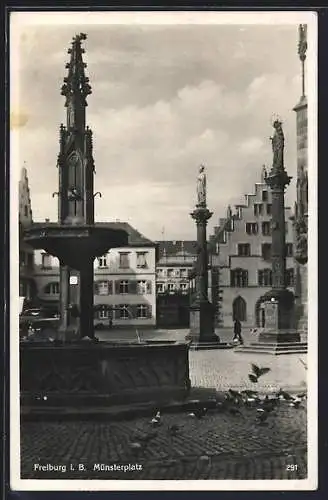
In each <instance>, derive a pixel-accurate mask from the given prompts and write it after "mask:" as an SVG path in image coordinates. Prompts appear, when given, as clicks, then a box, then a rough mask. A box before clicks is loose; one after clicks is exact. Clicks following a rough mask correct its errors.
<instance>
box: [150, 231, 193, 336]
mask: <svg viewBox="0 0 328 500" xmlns="http://www.w3.org/2000/svg"><path fill="white" fill-rule="evenodd" d="M157 245H158V261H157V264H156V292H157V326H159V327H162V328H164V327H175V328H179V327H185V328H187V327H188V326H189V305H190V290H189V288H190V286H189V285H190V274H191V271H192V269H193V267H194V264H195V261H196V257H197V244H196V241H172V240H164V241H158V242H157Z"/></svg>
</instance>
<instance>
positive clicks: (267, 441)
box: [21, 332, 307, 480]
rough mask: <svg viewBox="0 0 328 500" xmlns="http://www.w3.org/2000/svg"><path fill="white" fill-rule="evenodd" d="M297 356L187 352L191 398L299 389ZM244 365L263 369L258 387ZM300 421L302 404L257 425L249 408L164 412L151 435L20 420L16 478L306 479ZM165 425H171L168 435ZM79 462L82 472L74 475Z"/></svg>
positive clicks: (97, 425)
mask: <svg viewBox="0 0 328 500" xmlns="http://www.w3.org/2000/svg"><path fill="white" fill-rule="evenodd" d="M167 335H171V336H174V335H177V334H173V333H172V332H171V333H170V334H167ZM179 335H181V332H180V334H179ZM299 358H300V356H299V355H294V354H293V355H288V356H280V357H279V356H278V357H274V356H270V355H259V356H257V359H254V355H251V354H245V353H237V352H234V350H231V349H230V350H212V351H205V350H204V351H191V352H190V362H189V364H190V378H191V382H192V391H193V392H192V393H193V394H195V397H197V391H199V392H200V393H201V392H202V390H204V389H206V390H209V389H211V391H210V392H211V394H212V395H213V396H216V397H217V398H219V399H220V398H222V394H223V392H222V391H228V389H229V388H230V389H235V390H244V389H256V390H258V391H259V393H266V394H270V393H273V392H275V391H277V390H279V388H281V389H288V390H291V391H293V390H294V391H297V390H300V391H301V390H304V388H305V387H306V386H305V380H306V370H305V368H304V366H303V364H302V363H301V361H300V359H299ZM302 358H303V361H304V359H305V357H304V355H302ZM252 362H255V363H257V364H258V365H260V366H262V367H263V366H265V367H269V368H270V371H269V372H268V373H267V374H265V375H264V376H263V377H262V379H260V380H259V382H258V384H253V383H251V382H250V381H249V379H248V373H249V372H250V363H252ZM255 386H256V387H255ZM306 415H307V412H306V401H303V402H302V404H301V405H300V407H299V408H293V407H291V406H290V404H289V403H288V401H282V402H281V404H279V407H278V408H277V409H276V410H275V412H273V413H272V415H270V417H269V418H268V420H267V422H265V423H264V424H263V425H261V424H259V422H258V420H257V416H258V413H257V408H253V407H250V408H248V407H241V408H238V409H237V411H236V412H230V410H229V411H223V410H222V409H221V410H220V408H218V409H214V410H209V411H208V412H207V413H206V415H205V416H204V417H203V418H201V419H198V418H195V417H193V416H191V415H190V414H189V413H188V412H186V411H181V412H179V413H174V414H173V413H164V414H162V417H161V425H160V426H159V427H158V428H156V429H153V428H152V425H151V424H150V420H151V419H150V418H149V417H138V418H136V419H134V420H129V421H124V420H122V421H117V422H110V421H108V422H106V421H101V422H99V421H97V422H90V421H83V420H75V421H67V422H65V421H58V422H23V423H22V425H21V457H22V461H21V474H22V478H39V479H48V478H55V479H77V478H79V479H129V480H136V479H140V480H142V479H146V480H147V479H300V478H306V475H307V417H306ZM172 426H177V427H178V430H177V431H176V432H175V433H173V434H172V433H171V431H170V429H171V428H172ZM148 438H149V441H148V442H147V439H148ZM140 444H141V447H140V448H139V445H140ZM134 446H135V448H134ZM35 464H40V465H46V464H57V465H64V466H66V472H59V471H49V470H46V471H41V470H39V469H38V468H37V469H36V470H35V467H36V465H35ZM79 464H81V465H80V468H81V467H84V468H85V469H84V470H79ZM115 464H116V467H117V466H119V465H121V466H124V465H125V466H126V468H127V467H128V464H131V465H130V469H131V467H132V465H133V464H139V466H141V469H140V470H126V471H125V472H124V471H119V470H109V468H113V467H114V466H115ZM64 468H65V467H64Z"/></svg>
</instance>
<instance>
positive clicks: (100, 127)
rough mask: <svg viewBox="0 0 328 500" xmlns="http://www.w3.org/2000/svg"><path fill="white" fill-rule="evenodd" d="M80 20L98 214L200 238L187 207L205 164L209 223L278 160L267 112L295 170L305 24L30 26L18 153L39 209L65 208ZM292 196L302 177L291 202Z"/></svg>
mask: <svg viewBox="0 0 328 500" xmlns="http://www.w3.org/2000/svg"><path fill="white" fill-rule="evenodd" d="M80 31H83V32H86V33H87V34H88V39H87V40H86V42H84V47H85V49H86V53H85V61H86V62H87V64H88V67H87V75H88V76H89V77H90V83H91V86H92V90H93V93H92V95H91V96H89V97H88V104H89V106H88V108H87V123H88V124H89V125H90V127H91V128H92V129H93V132H94V158H95V164H96V177H95V190H96V191H101V192H102V198H101V199H99V198H96V218H97V220H113V219H114V220H115V219H120V220H124V221H129V222H130V223H131V224H132V225H133V226H135V227H136V228H137V229H138V230H139V231H140V232H142V233H143V234H144V235H145V236H147V237H148V238H151V239H161V238H162V237H163V235H162V228H163V227H165V234H164V237H165V239H182V238H183V239H194V238H195V234H196V231H195V226H194V222H193V221H192V219H191V217H190V215H189V213H190V211H191V210H192V208H193V206H194V204H195V198H196V194H195V193H196V177H197V171H198V166H199V164H200V163H204V164H205V165H206V170H207V184H208V205H209V208H210V209H211V210H212V211H213V212H214V215H213V217H212V220H211V221H210V224H209V228H210V230H211V229H212V227H213V226H214V225H215V224H216V222H217V220H218V219H219V217H223V216H224V215H225V212H226V207H227V205H228V204H232V205H233V204H234V203H238V202H240V201H243V195H244V193H249V192H252V190H253V187H254V183H255V182H257V181H259V180H260V172H261V166H262V164H263V163H265V164H267V165H270V163H271V161H272V149H271V143H270V140H269V137H270V135H271V134H272V126H271V119H272V115H273V114H274V113H277V114H278V115H279V116H280V117H281V118H282V120H283V123H284V132H285V138H286V149H285V159H286V168H287V170H288V172H289V174H290V175H292V176H294V178H295V175H296V130H295V112H293V111H292V108H293V107H294V106H295V104H296V103H297V101H298V100H299V97H300V94H301V83H300V62H299V59H298V56H297V42H298V26H297V25H295V26H281V25H276V26H268V25H267V26H242V25H238V26H224V25H217V26H215V25H211V26H206V25H205V26H204V25H203V26H201V25H199V26H197V25H189V26H188V25H183V26H160V25H158V26H146V25H144V26H139V27H138V26H134V27H133V26H128V25H125V26H124V25H121V26H119V25H116V26H110V25H103V26H81V25H78V26H65V27H60V26H58V25H57V26H47V27H44V26H43V27H41V26H39V27H36V26H28V27H26V28H24V33H23V35H22V37H21V45H20V54H19V55H20V68H21V69H20V77H19V82H15V85H19V86H20V91H19V92H20V103H19V109H20V113H21V114H23V115H24V116H25V119H24V120H23V121H24V126H21V127H20V132H19V158H20V163H21V165H20V166H22V164H23V161H24V160H25V161H26V166H27V169H28V175H29V182H30V189H31V197H32V209H33V215H34V220H35V221H38V220H44V218H45V217H49V218H50V219H52V220H57V199H56V198H52V196H51V193H52V192H53V191H56V190H57V187H58V179H57V175H58V172H57V169H56V161H57V155H58V152H59V143H58V137H59V134H58V129H59V125H60V123H61V122H65V119H66V115H65V108H64V97H63V96H61V95H60V87H61V85H62V80H63V77H64V76H65V75H66V70H65V63H66V62H67V61H68V60H69V56H68V54H67V52H66V51H67V48H68V47H69V46H70V42H71V38H72V36H73V35H75V34H76V33H79V32H80ZM294 199H295V184H294V183H293V184H292V185H291V186H290V187H288V188H287V202H288V204H292V203H293V202H294Z"/></svg>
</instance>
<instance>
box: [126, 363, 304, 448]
mask: <svg viewBox="0 0 328 500" xmlns="http://www.w3.org/2000/svg"><path fill="white" fill-rule="evenodd" d="M251 367H252V373H250V374H249V375H248V377H249V379H250V381H251V382H253V383H254V384H256V383H257V382H258V379H259V378H260V377H261V376H262V375H265V374H266V373H268V372H269V371H270V368H259V367H258V366H256V365H254V364H252V365H251ZM305 399H306V393H303V394H298V395H297V396H292V395H291V394H289V393H288V392H286V391H283V390H282V389H280V390H279V391H278V392H277V393H275V394H272V395H270V396H269V395H265V396H264V397H263V396H262V397H261V396H260V395H259V393H258V391H256V390H248V389H246V390H243V391H235V390H233V389H229V391H228V392H226V393H225V395H224V399H223V400H220V401H219V400H213V401H212V402H211V404H209V405H208V406H206V407H205V406H204V405H202V404H201V402H200V401H199V403H198V405H196V404H195V405H194V406H193V410H192V411H191V412H190V413H188V417H190V418H193V419H196V420H201V419H202V418H204V417H205V416H206V414H207V413H208V412H212V411H213V410H214V411H215V410H217V411H226V412H228V414H229V415H231V416H241V417H244V414H243V412H242V411H241V408H242V407H243V406H244V407H251V408H256V423H257V424H258V425H268V422H267V419H268V417H269V416H270V415H271V414H274V410H276V408H277V406H278V404H279V402H280V401H285V402H287V403H288V405H289V406H290V407H293V408H295V409H297V408H299V407H300V406H301V403H302V401H304V400H305ZM149 426H150V428H151V430H150V431H149V432H147V433H146V434H144V435H142V434H139V435H135V439H134V440H133V441H131V442H130V449H131V451H132V452H133V453H134V454H139V453H140V452H143V451H145V450H146V448H147V446H148V444H149V443H150V442H151V441H152V440H154V439H155V438H156V437H157V436H158V431H159V429H158V428H159V427H161V426H163V418H162V414H161V411H160V410H158V411H157V412H156V414H155V415H154V416H153V418H152V419H151V420H150V421H149ZM181 430H182V428H181V426H179V425H177V424H173V425H169V426H167V427H166V432H167V436H168V438H173V437H175V436H178V435H179V433H180V432H181Z"/></svg>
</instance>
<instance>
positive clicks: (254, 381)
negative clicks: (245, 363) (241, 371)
mask: <svg viewBox="0 0 328 500" xmlns="http://www.w3.org/2000/svg"><path fill="white" fill-rule="evenodd" d="M248 378H249V380H250V381H251V382H253V383H254V384H256V383H257V377H256V376H255V375H253V374H252V373H250V374H249V375H248Z"/></svg>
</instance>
